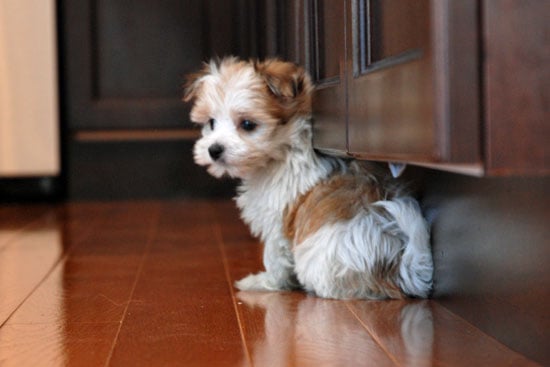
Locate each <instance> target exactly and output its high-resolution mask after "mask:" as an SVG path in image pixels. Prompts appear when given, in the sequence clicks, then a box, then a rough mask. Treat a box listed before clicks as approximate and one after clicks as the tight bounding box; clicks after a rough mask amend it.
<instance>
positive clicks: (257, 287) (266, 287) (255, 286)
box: [235, 272, 283, 291]
mask: <svg viewBox="0 0 550 367" xmlns="http://www.w3.org/2000/svg"><path fill="white" fill-rule="evenodd" d="M277 283H278V282H277V281H276V280H275V279H274V278H273V277H272V276H271V275H270V274H268V273H266V272H261V273H258V274H250V275H249V276H246V277H244V278H243V279H241V280H239V281H237V282H235V287H237V288H238V289H240V290H241V291H278V290H281V289H283V287H281V285H279V284H277Z"/></svg>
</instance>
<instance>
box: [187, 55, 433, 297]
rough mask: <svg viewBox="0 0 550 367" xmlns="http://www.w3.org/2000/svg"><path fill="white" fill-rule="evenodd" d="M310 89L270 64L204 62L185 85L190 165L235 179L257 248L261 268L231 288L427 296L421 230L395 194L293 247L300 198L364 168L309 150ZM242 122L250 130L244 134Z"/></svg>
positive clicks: (299, 74) (414, 212)
mask: <svg viewBox="0 0 550 367" xmlns="http://www.w3.org/2000/svg"><path fill="white" fill-rule="evenodd" d="M311 91H312V87H311V83H310V81H309V77H308V76H307V74H306V73H305V72H304V71H303V69H302V68H300V67H297V66H295V65H293V64H289V63H284V62H281V61H276V60H268V61H266V62H264V63H259V62H253V61H250V62H245V61H239V60H237V59H235V58H228V59H224V60H222V61H221V62H211V63H210V64H209V65H206V66H205V68H204V69H203V70H202V71H201V72H199V73H198V74H196V75H194V76H192V77H191V78H190V80H189V82H188V85H187V89H186V96H185V98H184V99H185V100H186V101H194V106H193V109H192V111H191V119H192V120H193V121H194V122H196V123H198V124H202V125H204V126H203V128H202V137H201V138H200V139H199V140H198V141H197V142H196V144H195V147H194V158H195V161H196V163H197V164H199V165H202V166H206V167H207V170H208V172H209V173H210V174H212V175H213V176H216V177H221V176H223V175H229V176H232V177H237V178H240V179H241V181H242V182H241V185H240V187H239V188H238V196H237V199H236V200H237V205H238V207H239V208H240V210H241V216H242V218H243V220H244V221H245V222H246V223H247V224H248V225H249V226H250V229H251V231H252V233H253V234H254V235H255V236H258V237H260V238H261V240H262V241H263V243H264V245H265V247H264V257H263V259H264V266H265V271H264V272H260V273H258V274H253V275H250V276H248V277H245V278H244V279H242V280H240V281H238V282H237V283H236V286H237V287H238V288H239V289H241V290H269V291H275V290H287V289H297V288H304V289H306V290H308V291H311V292H314V293H315V294H317V295H319V296H321V297H327V298H340V299H347V298H371V299H378V298H388V297H393V298H399V297H400V296H402V295H407V296H416V297H427V296H428V294H429V291H430V289H431V285H432V272H433V265H432V257H431V252H430V247H429V234H428V228H427V224H426V222H425V221H424V219H423V218H422V215H421V212H420V209H419V207H418V204H417V203H416V201H415V200H414V199H412V198H410V197H406V196H400V195H399V194H397V193H396V191H395V190H388V194H387V196H388V197H387V198H386V197H384V198H382V199H381V200H378V201H376V202H369V203H366V204H364V205H362V206H361V208H360V209H359V210H357V211H356V212H355V213H354V214H353V216H352V217H351V218H341V219H338V220H334V219H332V220H330V221H327V223H325V224H323V225H322V226H321V227H320V228H319V229H318V230H316V231H314V232H313V233H311V234H310V235H308V236H307V238H305V239H303V240H301V241H300V242H298V239H297V238H289V235H288V233H287V228H285V216H286V215H288V213H289V210H290V208H292V207H293V205H294V204H296V203H299V202H300V199H301V198H302V197H303V196H304V195H307V193H308V192H310V190H314V189H315V187H316V186H317V185H320V184H322V183H323V182H326V181H327V180H328V179H330V178H331V177H335V176H337V175H358V174H362V172H363V171H362V170H361V169H357V168H356V167H357V166H358V165H359V164H358V163H350V162H349V161H347V160H343V159H340V158H335V157H329V156H324V155H320V154H318V153H316V152H315V151H314V149H313V146H312V130H311V123H310V94H311ZM285 113H286V115H285ZM281 116H286V117H281ZM245 121H246V122H248V121H252V122H253V123H254V125H255V128H254V129H251V130H247V129H245V128H244V127H243V126H244V125H243V122H245ZM213 145H218V146H222V147H223V153H222V154H221V155H220V157H216V158H214V157H213V156H212V154H211V153H210V152H209V149H210V148H211V147H212V146H213ZM373 184H379V183H378V181H376V180H374V181H373ZM329 214H330V213H329ZM311 215H319V213H314V212H312V213H311ZM306 232H307V229H306ZM391 269H394V270H395V272H393V273H392V271H391ZM386 271H387V274H386V273H385V272H386ZM381 277H382V278H384V279H382V280H381ZM385 277H387V279H385ZM396 289H397V292H398V293H396Z"/></svg>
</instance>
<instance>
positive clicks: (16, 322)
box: [0, 203, 158, 366]
mask: <svg viewBox="0 0 550 367" xmlns="http://www.w3.org/2000/svg"><path fill="white" fill-rule="evenodd" d="M157 206H158V204H154V203H146V204H141V203H140V204H124V203H118V204H100V205H95V204H94V205H89V204H70V205H67V206H66V207H62V208H59V210H58V212H59V221H58V228H57V231H59V232H60V233H61V234H62V235H61V236H60V238H59V241H58V242H59V243H58V245H59V247H61V250H60V251H59V252H60V253H63V254H64V255H63V259H62V261H59V262H58V263H57V265H56V266H55V268H54V269H53V270H52V271H51V272H49V273H48V275H47V277H46V278H45V279H44V281H42V282H40V284H39V287H38V288H37V289H36V290H35V291H34V292H32V294H31V295H30V296H29V297H28V299H26V300H25V302H24V303H23V304H22V305H21V306H20V307H17V308H16V309H15V312H14V313H13V315H12V316H11V317H10V319H9V320H8V321H7V322H6V323H5V325H3V326H2V328H1V329H0V351H1V354H0V355H1V357H0V360H1V361H2V362H3V363H4V362H5V363H6V364H7V365H17V366H27V365H28V366H34V365H45V366H50V365H51V366H58V365H90V366H97V365H104V364H105V363H106V362H107V361H108V357H109V354H110V352H111V350H112V348H113V344H114V343H115V342H116V335H117V333H118V331H119V329H120V323H121V322H122V320H123V318H124V314H125V312H126V311H127V307H128V303H129V300H130V295H131V292H132V290H133V285H134V284H135V279H136V273H137V270H138V267H139V264H140V260H141V258H142V257H143V254H144V252H145V249H146V244H147V243H148V240H149V238H148V237H147V234H148V233H149V232H150V228H151V226H152V224H151V222H152V220H153V217H154V215H153V214H152V213H151V212H152V211H154V209H155V208H156V207H157ZM41 246H42V247H44V242H43V241H42V243H41ZM12 248H15V246H13V245H11V246H9V247H8V250H10V249H12ZM35 253H36V254H40V252H39V251H37V250H36V249H32V251H29V252H28V255H27V256H26V257H25V258H21V259H18V260H19V261H16V265H17V267H18V268H20V269H22V270H24V271H25V272H28V273H32V271H30V270H31V269H29V268H28V267H25V266H22V265H23V264H25V260H26V258H27V257H32V256H33V255H35ZM140 255H141V257H140ZM5 290H6V288H3V289H2V291H5Z"/></svg>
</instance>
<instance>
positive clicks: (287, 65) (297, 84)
mask: <svg viewBox="0 0 550 367" xmlns="http://www.w3.org/2000/svg"><path fill="white" fill-rule="evenodd" d="M254 69H255V70H256V72H257V73H258V74H259V75H260V76H261V77H262V78H263V80H264V81H265V84H266V87H267V89H266V90H267V91H268V93H269V94H270V95H271V98H270V99H269V100H270V105H269V106H267V107H268V109H269V110H270V111H271V112H272V113H273V114H274V115H277V117H278V118H279V119H280V120H281V122H282V123H286V122H287V121H288V120H289V119H290V118H291V117H294V116H304V115H306V116H307V115H309V114H311V94H312V91H313V85H312V83H311V79H310V77H309V76H308V74H307V73H306V71H305V70H304V68H302V67H301V66H298V65H296V64H293V63H291V62H284V61H280V60H277V59H268V60H266V61H263V62H256V63H254Z"/></svg>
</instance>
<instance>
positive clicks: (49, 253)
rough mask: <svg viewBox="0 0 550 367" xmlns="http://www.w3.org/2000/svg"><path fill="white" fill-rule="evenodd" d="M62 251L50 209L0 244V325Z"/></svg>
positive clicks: (60, 238) (53, 216) (60, 239)
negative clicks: (37, 220) (4, 243)
mask: <svg viewBox="0 0 550 367" xmlns="http://www.w3.org/2000/svg"><path fill="white" fill-rule="evenodd" d="M48 214H50V213H48ZM25 228H26V229H25ZM16 231H19V229H16ZM6 237H8V238H9V236H8V235H6ZM63 252H64V250H63V245H62V236H61V231H60V229H59V227H58V225H57V222H56V217H55V213H54V212H53V211H52V213H51V215H48V216H47V217H46V218H43V219H41V220H40V221H39V222H36V223H33V224H32V225H30V226H27V227H24V228H23V229H22V230H21V232H19V233H16V234H14V235H13V238H12V239H11V240H10V241H9V242H7V244H6V245H5V246H4V247H2V248H0V289H1V292H0V325H2V324H3V323H4V322H5V321H6V320H7V319H8V317H9V316H10V315H11V314H12V313H13V312H14V311H15V309H16V308H17V307H18V306H19V305H20V304H21V303H22V302H23V301H24V300H25V298H27V297H28V295H29V294H30V293H31V292H32V291H33V290H34V289H35V288H36V287H37V286H38V285H39V284H40V282H41V281H42V280H43V279H44V278H45V277H46V275H47V274H48V273H49V272H50V271H51V269H52V268H53V267H54V265H55V264H56V263H58V262H59V261H60V259H61V257H62V256H63Z"/></svg>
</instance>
